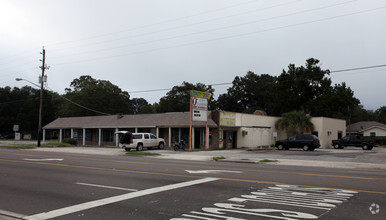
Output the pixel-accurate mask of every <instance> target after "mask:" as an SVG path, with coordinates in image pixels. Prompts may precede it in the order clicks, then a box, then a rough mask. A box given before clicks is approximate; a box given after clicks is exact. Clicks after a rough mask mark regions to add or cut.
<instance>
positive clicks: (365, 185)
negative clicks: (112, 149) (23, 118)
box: [0, 150, 386, 220]
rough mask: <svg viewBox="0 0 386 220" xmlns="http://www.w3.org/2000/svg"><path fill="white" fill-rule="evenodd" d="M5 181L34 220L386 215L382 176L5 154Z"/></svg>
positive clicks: (5, 197)
mask: <svg viewBox="0 0 386 220" xmlns="http://www.w3.org/2000/svg"><path fill="white" fill-rule="evenodd" d="M0 178H1V179H0V195H1V196H0V209H1V210H0V213H3V214H4V215H9V216H13V217H18V218H24V219H49V218H55V219H197V220H198V219H229V220H230V219H233V220H237V219H316V218H319V219H385V217H386V199H385V198H386V184H385V183H386V173H385V172H384V171H382V170H367V169H332V168H317V167H300V166H275V165H269V164H249V163H231V162H215V161H188V160H170V159H159V158H153V157H133V156H117V155H115V156H104V155H87V154H82V155H80V154H70V153H57V152H40V151H25V150H0ZM0 219H1V217H0Z"/></svg>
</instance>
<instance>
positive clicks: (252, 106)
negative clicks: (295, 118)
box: [217, 71, 276, 113]
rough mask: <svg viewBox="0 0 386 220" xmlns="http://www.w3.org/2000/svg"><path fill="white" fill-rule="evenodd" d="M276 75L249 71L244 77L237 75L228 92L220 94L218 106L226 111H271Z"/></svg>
mask: <svg viewBox="0 0 386 220" xmlns="http://www.w3.org/2000/svg"><path fill="white" fill-rule="evenodd" d="M275 80H276V77H273V76H270V75H267V74H262V75H256V74H255V73H253V72H251V71H249V72H248V73H247V74H246V75H245V76H244V77H238V76H236V77H235V79H234V80H233V82H232V83H233V85H232V87H231V88H229V89H228V92H227V93H226V94H222V95H220V96H219V98H218V100H217V108H218V109H221V110H226V111H234V112H246V113H252V112H254V111H256V110H263V111H266V112H267V111H269V110H270V109H268V103H269V102H270V101H272V100H271V97H270V95H271V90H272V87H273V84H274V83H275Z"/></svg>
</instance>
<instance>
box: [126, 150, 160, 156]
mask: <svg viewBox="0 0 386 220" xmlns="http://www.w3.org/2000/svg"><path fill="white" fill-rule="evenodd" d="M126 155H130V156H158V155H160V154H157V153H150V152H142V151H132V152H127V153H126Z"/></svg>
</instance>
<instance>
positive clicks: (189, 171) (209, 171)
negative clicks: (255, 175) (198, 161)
mask: <svg viewBox="0 0 386 220" xmlns="http://www.w3.org/2000/svg"><path fill="white" fill-rule="evenodd" d="M185 171H186V172H188V173H243V172H241V171H232V170H185Z"/></svg>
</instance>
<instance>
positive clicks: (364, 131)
mask: <svg viewBox="0 0 386 220" xmlns="http://www.w3.org/2000/svg"><path fill="white" fill-rule="evenodd" d="M346 130H347V134H348V135H360V136H366V137H386V125H385V124H382V123H379V122H376V121H361V122H357V123H354V124H351V125H348V126H347V129H346Z"/></svg>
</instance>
